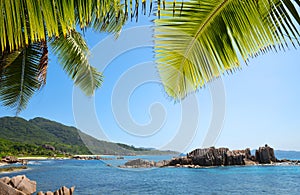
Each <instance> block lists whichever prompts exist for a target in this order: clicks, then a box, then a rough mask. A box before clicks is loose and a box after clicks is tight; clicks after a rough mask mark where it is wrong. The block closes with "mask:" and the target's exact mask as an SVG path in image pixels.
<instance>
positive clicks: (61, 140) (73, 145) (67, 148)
mask: <svg viewBox="0 0 300 195" xmlns="http://www.w3.org/2000/svg"><path fill="white" fill-rule="evenodd" d="M82 140H84V142H83V141H82ZM86 144H87V145H88V148H87V146H86ZM45 145H46V146H45ZM53 147H54V148H55V150H53ZM51 148H52V150H51ZM66 153H68V154H92V153H93V154H112V155H138V154H151V155H156V154H167V153H174V152H170V151H158V150H153V149H143V148H135V147H133V146H128V145H126V144H121V143H112V142H106V141H101V140H97V139H95V138H94V137H92V136H89V135H87V134H85V133H83V132H81V131H79V130H78V129H76V128H75V127H69V126H65V125H63V124H60V123H57V122H55V121H50V120H48V119H44V118H40V117H38V118H34V119H32V120H29V121H27V120H25V119H23V118H19V117H3V118H0V155H7V154H10V155H48V156H49V155H54V154H66Z"/></svg>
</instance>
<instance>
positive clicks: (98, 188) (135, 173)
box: [0, 153, 300, 195]
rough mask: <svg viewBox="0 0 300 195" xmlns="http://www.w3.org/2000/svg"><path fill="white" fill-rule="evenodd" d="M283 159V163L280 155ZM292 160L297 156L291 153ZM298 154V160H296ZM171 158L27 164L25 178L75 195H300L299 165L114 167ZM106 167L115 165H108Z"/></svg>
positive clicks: (40, 188)
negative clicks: (126, 168) (62, 188)
mask: <svg viewBox="0 0 300 195" xmlns="http://www.w3.org/2000/svg"><path fill="white" fill-rule="evenodd" d="M281 155H283V156H281V158H287V157H285V156H284V154H281ZM293 155H294V157H295V158H297V157H299V159H300V153H298V154H296V155H295V154H293ZM297 155H298V156H297ZM136 158H144V159H148V160H151V159H153V160H155V161H158V160H162V159H170V158H171V157H170V156H134V157H132V156H131V157H125V159H124V160H107V161H100V160H89V161H87V160H40V161H30V163H29V165H28V167H29V169H28V170H25V171H21V172H15V173H2V174H0V177H3V176H9V177H12V176H15V175H20V174H25V175H26V176H27V177H28V178H30V179H31V180H35V181H37V191H44V192H45V191H48V190H51V191H54V190H56V189H58V188H60V187H61V186H64V185H65V186H67V187H71V186H75V192H76V193H75V194H78V195H81V194H82V195H86V194H91V195H93V194H155V195H156V194H295V195H296V194H297V195H298V194H300V166H261V165H259V166H232V167H214V168H200V169H191V168H154V169H130V170H124V169H119V168H116V167H115V166H116V165H119V164H123V163H125V162H127V160H129V159H136ZM107 163H109V164H111V165H113V166H112V167H110V166H107Z"/></svg>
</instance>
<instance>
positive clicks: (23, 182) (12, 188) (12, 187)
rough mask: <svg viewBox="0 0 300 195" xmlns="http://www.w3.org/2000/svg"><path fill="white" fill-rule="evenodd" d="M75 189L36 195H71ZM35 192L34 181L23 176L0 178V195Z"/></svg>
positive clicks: (62, 189) (63, 188)
mask: <svg viewBox="0 0 300 195" xmlns="http://www.w3.org/2000/svg"><path fill="white" fill-rule="evenodd" d="M74 190H75V187H74V186H73V187H71V188H70V189H69V188H67V187H66V186H63V187H61V188H60V189H58V190H56V191H54V192H50V191H48V192H46V193H44V192H38V193H37V195H73V194H74ZM35 192H36V181H32V180H30V179H28V178H27V177H26V176H25V175H18V176H15V177H12V178H9V177H2V178H0V194H1V195H8V194H9V195H31V194H33V193H35Z"/></svg>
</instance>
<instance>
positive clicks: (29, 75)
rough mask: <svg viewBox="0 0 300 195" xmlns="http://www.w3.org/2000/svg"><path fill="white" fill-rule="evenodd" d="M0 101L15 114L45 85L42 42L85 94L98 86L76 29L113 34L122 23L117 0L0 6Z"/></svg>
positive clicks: (19, 1) (18, 1)
mask: <svg viewBox="0 0 300 195" xmlns="http://www.w3.org/2000/svg"><path fill="white" fill-rule="evenodd" d="M0 10H1V15H0V48H1V49H0V100H1V102H2V103H3V105H4V106H9V107H12V108H13V109H15V110H16V112H17V113H19V112H20V111H22V110H23V109H24V108H26V105H27V103H28V101H29V99H30V98H31V97H32V95H33V94H34V92H36V91H37V90H39V89H40V88H41V87H42V86H43V85H44V84H45V83H46V75H47V67H48V43H50V45H51V46H52V48H53V51H54V54H56V55H57V56H58V58H59V60H60V64H61V65H62V68H63V69H64V71H65V72H66V73H67V74H68V75H69V76H70V77H71V78H72V79H73V80H74V83H75V85H77V86H79V87H80V88H81V89H82V90H83V91H84V92H85V93H86V94H87V95H92V94H93V93H94V91H95V89H97V88H98V87H100V86H101V83H102V75H101V73H100V72H98V71H97V70H96V69H95V68H94V67H92V66H91V65H90V64H89V62H88V54H89V49H88V47H87V44H86V42H85V40H84V38H83V37H82V35H81V34H80V33H79V32H77V31H76V27H78V26H79V27H80V28H81V29H85V28H88V27H92V28H93V29H94V30H95V31H105V32H111V33H118V32H120V31H121V28H122V26H123V25H124V22H125V21H126V18H125V14H124V11H123V8H122V6H121V4H120V3H119V1H118V0H101V1H99V0H78V1H73V0H43V1H37V0H7V1H0Z"/></svg>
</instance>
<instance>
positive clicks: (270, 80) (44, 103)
mask: <svg viewBox="0 0 300 195" xmlns="http://www.w3.org/2000/svg"><path fill="white" fill-rule="evenodd" d="M147 20H148V19H145V18H144V19H142V21H141V22H139V23H135V22H132V23H129V24H128V25H126V27H125V28H127V29H128V28H131V27H133V26H141V25H147V24H149V22H148V21H147ZM107 36H108V35H107V34H99V33H93V32H86V34H85V38H86V39H87V42H88V44H89V46H90V48H94V47H95V46H96V45H97V44H99V42H101V41H103V40H104V38H106V37H107ZM139 36H140V38H143V36H144V35H143V34H141V35H139ZM100 44H101V43H100ZM110 47H112V48H113V47H116V49H117V47H119V46H118V42H112V45H110ZM107 51H108V50H104V51H103V53H102V54H103V55H104V56H105V55H108V54H107V53H106V52H107ZM92 54H93V52H92ZM299 54H300V51H299V49H298V50H295V49H291V50H287V51H285V52H278V53H275V52H270V53H267V54H264V55H262V56H259V57H257V58H254V59H251V60H250V63H249V66H245V64H243V66H244V68H243V69H242V70H241V71H238V72H236V73H234V74H230V75H224V76H223V79H222V81H223V84H224V86H225V94H226V96H225V120H224V124H223V128H222V131H221V134H220V135H219V137H218V139H217V142H216V143H215V145H216V146H217V147H218V146H225V147H229V148H232V149H242V148H246V147H251V148H257V147H259V146H261V145H264V144H265V143H268V144H269V145H271V146H273V147H274V148H275V149H283V150H300V143H299V140H300V131H299V130H300V103H299V99H300V87H299V86H298V85H299V83H300V77H299V72H300V66H299ZM96 57H98V56H96ZM153 60H154V59H153V51H152V48H151V47H149V46H148V47H142V48H135V49H132V50H129V51H127V52H124V53H122V54H120V55H118V56H117V57H116V58H115V59H113V60H112V61H111V63H109V64H108V65H106V69H105V71H104V77H105V80H104V83H103V86H102V88H101V89H99V90H97V92H96V94H95V97H94V98H92V99H94V103H95V116H96V117H97V120H98V124H97V125H99V124H100V126H101V129H102V131H103V132H104V134H105V135H106V136H107V138H108V140H110V141H114V142H122V143H127V144H130V145H135V146H144V147H156V148H164V146H165V145H166V144H167V143H169V142H170V141H172V139H174V137H176V135H177V134H179V132H180V128H179V126H180V125H181V123H182V120H187V121H188V120H190V121H191V122H190V124H188V125H187V126H185V127H184V128H186V129H187V130H186V132H187V133H189V132H191V133H192V134H193V135H192V136H191V137H189V138H188V140H189V141H190V142H189V143H186V145H184V147H185V148H184V149H186V150H191V149H193V148H197V147H201V146H202V144H203V139H204V136H205V135H206V133H207V130H208V127H209V124H210V121H211V116H212V114H213V113H212V97H211V94H210V90H209V87H206V88H203V89H200V90H199V91H198V92H197V93H196V94H195V96H193V97H191V98H187V100H185V101H186V102H188V101H191V102H192V101H196V102H197V104H193V105H189V106H191V107H188V108H191V109H190V112H183V109H185V108H182V105H183V104H185V102H181V103H174V102H173V101H172V100H170V98H168V97H167V96H166V94H165V92H164V91H163V87H162V86H161V84H159V83H158V82H145V83H141V82H140V83H139V84H140V85H139V86H138V87H136V88H134V90H133V91H132V93H131V95H130V97H123V96H122V94H126V92H122V91H118V85H121V87H123V86H126V84H129V83H130V82H131V81H132V80H137V79H143V78H139V76H140V77H142V76H141V75H139V74H136V75H133V76H132V77H131V78H130V77H129V80H126V78H125V77H124V78H123V76H124V75H125V76H126V74H129V73H130V70H134V68H136V67H140V66H139V65H140V64H141V67H145V66H149V69H147V70H149V74H150V75H152V76H153V77H157V78H158V75H157V71H156V69H155V67H154V65H153V67H152V69H151V67H150V66H151V61H153ZM147 62H149V63H148V64H147ZM99 63H101V59H99ZM145 64H146V65H145ZM131 75H132V74H131V73H130V74H129V76H131ZM146 75H147V76H148V72H147V74H146ZM122 79H124V80H122ZM127 79H128V78H127ZM145 80H146V78H145ZM120 82H121V83H120ZM127 82H128V83H127ZM123 88H124V87H123ZM73 90H74V88H73V83H72V81H71V80H70V79H69V78H68V77H67V75H66V74H65V73H64V72H63V70H62V69H61V67H60V65H59V64H58V62H57V59H56V58H55V56H53V55H50V63H49V68H48V77H47V85H46V86H45V87H44V88H43V89H42V90H41V91H40V92H38V93H37V94H36V95H35V96H34V97H33V98H32V99H31V101H30V103H29V105H28V107H27V109H26V110H25V111H23V112H22V113H21V114H20V117H24V118H26V119H31V118H34V117H45V118H48V119H51V120H55V121H58V122H61V123H63V124H66V125H72V126H76V125H78V121H75V119H74V112H73V111H74V107H73V105H72V104H73V103H74V94H73ZM118 93H119V94H121V95H118ZM124 98H125V99H124ZM192 98H195V100H191V99H192ZM126 101H127V102H128V108H127V107H126V106H125V105H124V108H123V107H122V105H123V103H124V102H125V103H126ZM155 103H157V104H155ZM112 104H113V105H120V106H117V108H113V106H112ZM153 104H155V105H156V106H154V107H152V108H153V110H152V111H153V112H154V113H155V115H153V116H157V115H159V116H160V115H161V117H162V118H163V119H164V120H162V122H161V121H160V123H161V125H159V126H160V127H161V128H159V129H157V130H156V131H152V132H151V133H150V134H149V133H148V134H147V133H143V132H141V133H140V134H139V132H135V133H133V130H132V129H133V127H132V125H131V126H130V124H124V125H125V126H126V125H129V126H128V127H124V128H123V129H122V128H121V127H120V121H121V120H122V118H123V119H126V117H125V116H122V113H123V111H124V110H125V111H128V113H129V117H131V119H132V120H133V122H135V123H136V124H137V126H141V129H142V128H143V127H145V126H146V127H147V124H148V123H151V119H152V118H151V113H150V111H151V105H153ZM158 104H160V106H159V105H158ZM162 108H163V109H162ZM193 109H195V110H196V111H197V113H198V115H197V117H196V119H194V118H193V117H195V116H194V113H195V111H193ZM82 113H83V112H82ZM120 113H121V114H120ZM182 113H185V114H184V116H182ZM89 114H91V113H86V114H83V115H81V116H80V117H83V121H84V120H87V121H88V120H89V118H88V117H89ZM164 114H165V115H164ZM119 115H121V116H119ZM0 116H14V112H13V111H11V110H10V109H9V108H5V107H1V110H0ZM116 116H117V117H121V118H119V119H118V118H116ZM153 116H152V117H153ZM84 117H86V118H84ZM183 118H188V119H183ZM153 120H154V121H155V120H158V121H159V119H155V118H154V119H153ZM195 121H196V124H197V128H194V126H193V125H195V124H194V122H195ZM125 123H126V121H125ZM97 125H96V126H93V125H92V124H91V126H90V128H92V129H94V130H95V131H98V129H97V128H98V127H97ZM79 126H80V125H79ZM126 128H127V131H126ZM128 128H132V129H128ZM189 128H190V130H189ZM82 130H83V131H84V132H86V133H89V134H93V135H94V136H97V132H96V133H95V132H92V131H93V130H91V129H82ZM144 130H145V131H147V128H146V129H144ZM94 133H95V134H94ZM187 136H189V135H187ZM98 137H99V138H101V136H98ZM170 149H172V148H170Z"/></svg>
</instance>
